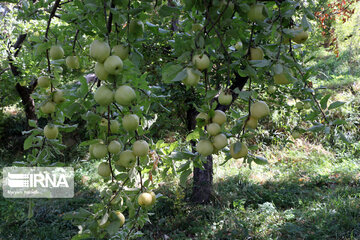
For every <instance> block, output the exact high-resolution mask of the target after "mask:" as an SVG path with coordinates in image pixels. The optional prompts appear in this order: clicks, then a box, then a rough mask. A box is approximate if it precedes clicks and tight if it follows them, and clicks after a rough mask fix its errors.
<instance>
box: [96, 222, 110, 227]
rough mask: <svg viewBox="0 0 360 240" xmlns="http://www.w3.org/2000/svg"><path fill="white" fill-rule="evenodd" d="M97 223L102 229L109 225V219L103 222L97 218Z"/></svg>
mask: <svg viewBox="0 0 360 240" xmlns="http://www.w3.org/2000/svg"><path fill="white" fill-rule="evenodd" d="M98 225H99V227H100V228H102V229H104V228H107V227H108V226H109V225H110V221H109V220H108V221H106V222H105V223H101V220H98Z"/></svg>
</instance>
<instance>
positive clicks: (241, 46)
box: [235, 41, 243, 51]
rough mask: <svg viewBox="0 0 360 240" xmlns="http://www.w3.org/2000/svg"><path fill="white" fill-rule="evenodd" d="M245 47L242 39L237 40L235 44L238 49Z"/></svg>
mask: <svg viewBox="0 0 360 240" xmlns="http://www.w3.org/2000/svg"><path fill="white" fill-rule="evenodd" d="M242 48H243V43H242V42H241V41H239V42H237V43H236V44H235V49H236V50H238V51H239V50H241V49H242Z"/></svg>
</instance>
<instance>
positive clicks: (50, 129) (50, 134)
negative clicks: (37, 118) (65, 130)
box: [44, 124, 59, 139]
mask: <svg viewBox="0 0 360 240" xmlns="http://www.w3.org/2000/svg"><path fill="white" fill-rule="evenodd" d="M58 134H59V129H58V128H57V126H54V125H49V124H48V125H46V126H45V127H44V136H45V137H46V138H47V139H55V138H57V136H58Z"/></svg>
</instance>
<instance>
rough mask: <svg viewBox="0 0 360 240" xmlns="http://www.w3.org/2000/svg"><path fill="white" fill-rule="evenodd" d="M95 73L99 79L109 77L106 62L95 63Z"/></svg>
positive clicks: (103, 79)
mask: <svg viewBox="0 0 360 240" xmlns="http://www.w3.org/2000/svg"><path fill="white" fill-rule="evenodd" d="M94 71H95V75H96V77H97V78H98V79H100V80H102V81H105V80H107V79H108V77H109V73H108V72H107V71H106V70H105V67H104V64H102V63H99V62H97V63H96V64H95V69H94Z"/></svg>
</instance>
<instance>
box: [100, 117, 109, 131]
mask: <svg viewBox="0 0 360 240" xmlns="http://www.w3.org/2000/svg"><path fill="white" fill-rule="evenodd" d="M99 125H100V126H102V127H105V128H106V129H107V128H108V126H109V124H108V120H107V119H106V118H102V119H101V121H100V124H99Z"/></svg>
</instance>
